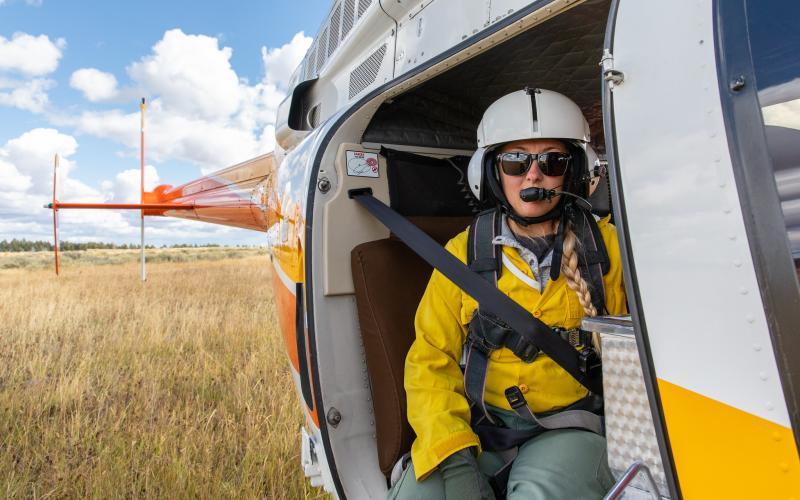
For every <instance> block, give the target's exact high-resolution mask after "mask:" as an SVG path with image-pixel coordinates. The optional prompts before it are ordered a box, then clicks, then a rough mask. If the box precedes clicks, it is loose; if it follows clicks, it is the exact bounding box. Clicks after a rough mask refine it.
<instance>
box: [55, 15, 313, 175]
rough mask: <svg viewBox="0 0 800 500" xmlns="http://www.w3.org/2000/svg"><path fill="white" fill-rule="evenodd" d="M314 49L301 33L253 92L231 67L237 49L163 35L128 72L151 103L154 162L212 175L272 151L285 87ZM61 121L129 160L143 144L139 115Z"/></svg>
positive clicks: (275, 56)
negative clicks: (121, 150) (114, 146)
mask: <svg viewBox="0 0 800 500" xmlns="http://www.w3.org/2000/svg"><path fill="white" fill-rule="evenodd" d="M309 44H310V39H309V38H308V37H305V36H304V35H303V34H302V33H298V34H297V35H295V36H294V37H293V38H292V41H291V42H290V43H288V44H285V45H283V46H282V47H279V48H277V49H266V48H265V49H264V51H263V53H264V55H265V56H264V57H265V59H264V65H265V66H264V69H265V74H264V76H263V78H262V80H261V81H260V82H257V83H255V84H252V85H251V84H248V82H247V81H245V80H244V79H243V78H240V77H239V75H238V74H237V73H236V71H235V70H234V69H233V67H232V66H231V64H230V58H231V55H232V49H231V48H229V47H220V44H219V41H218V40H217V39H216V38H214V37H209V36H206V35H189V34H185V33H183V32H182V31H181V30H179V29H174V30H169V31H167V32H165V33H164V36H163V37H162V39H161V40H159V41H158V42H157V43H156V44H155V45H154V46H153V49H152V53H151V54H149V55H147V56H144V57H142V58H141V59H140V60H138V61H136V62H134V63H132V64H131V65H129V66H128V68H127V71H128V75H129V76H130V77H131V79H132V82H131V87H135V88H137V89H139V90H140V91H141V92H142V93H143V94H144V95H146V96H149V103H148V109H147V115H146V127H145V128H146V134H147V139H146V144H147V153H146V154H147V156H148V158H151V159H152V160H154V161H156V162H159V161H165V160H177V161H182V162H189V163H191V164H194V165H197V166H198V167H200V168H201V169H202V170H203V172H209V171H213V170H218V169H220V168H224V167H226V166H229V165H231V164H234V163H238V162H240V161H243V160H247V159H249V158H252V157H254V156H257V155H259V154H263V153H265V152H268V151H271V150H272V149H273V147H274V134H275V129H274V125H273V124H274V122H275V115H276V112H277V108H278V105H279V104H280V103H281V101H282V100H283V99H284V97H285V96H286V91H285V90H284V89H282V88H281V87H280V86H279V84H281V85H282V84H283V83H281V82H287V81H288V79H289V77H290V76H291V72H292V71H293V69H294V68H295V67H296V66H297V65H298V64H299V63H300V61H301V60H302V58H303V55H304V54H305V51H306V50H307V49H308V46H309ZM60 121H61V122H62V123H63V124H65V125H71V126H74V127H76V128H77V129H78V130H79V131H80V132H83V133H87V134H91V135H94V136H96V137H101V138H104V139H110V140H113V141H115V142H117V143H120V144H123V145H124V146H125V147H126V148H127V149H128V151H129V152H131V154H134V153H135V151H136V148H137V147H138V144H139V135H138V131H139V127H138V124H139V123H138V122H139V112H138V110H136V111H133V110H131V111H130V112H125V111H122V110H119V109H113V110H107V111H85V112H83V113H80V114H79V115H77V116H70V117H61V118H60Z"/></svg>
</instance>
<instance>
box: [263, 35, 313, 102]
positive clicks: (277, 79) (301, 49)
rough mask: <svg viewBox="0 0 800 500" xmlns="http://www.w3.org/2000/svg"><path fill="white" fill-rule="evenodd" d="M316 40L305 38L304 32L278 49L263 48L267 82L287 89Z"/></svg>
mask: <svg viewBox="0 0 800 500" xmlns="http://www.w3.org/2000/svg"><path fill="white" fill-rule="evenodd" d="M313 41H314V39H313V38H311V37H308V36H305V33H303V32H302V31H301V32H300V33H297V34H295V35H294V37H293V38H292V41H291V42H289V43H287V44H284V45H282V46H281V47H278V48H276V49H267V48H266V47H261V59H262V61H263V62H264V73H265V78H264V79H265V81H266V82H267V83H274V84H275V85H277V86H279V87H281V88H285V87H286V86H287V85H288V84H289V79H290V78H291V77H292V72H294V70H295V68H297V65H298V64H300V61H302V60H303V56H305V55H306V52H307V51H308V48H309V47H311V42H313Z"/></svg>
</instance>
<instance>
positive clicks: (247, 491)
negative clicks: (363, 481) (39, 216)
mask: <svg viewBox="0 0 800 500" xmlns="http://www.w3.org/2000/svg"><path fill="white" fill-rule="evenodd" d="M117 252H119V251H117ZM247 252H249V254H248V253H247ZM129 253H133V254H136V252H135V251H134V252H129ZM3 257H5V256H0V266H1V265H2V259H3ZM236 257H237V258H227V257H226V258H221V259H217V260H203V259H200V260H194V259H187V260H189V261H187V262H162V263H152V264H151V265H149V267H148V271H149V279H148V282H147V283H146V284H145V285H142V284H141V283H140V282H139V281H138V267H137V264H136V262H135V257H134V258H132V259H129V260H128V261H127V263H123V264H118V265H103V266H97V265H92V264H91V259H84V260H83V261H81V259H77V260H67V261H65V262H64V264H63V266H62V275H61V276H60V277H59V278H56V277H55V276H54V275H53V272H52V269H50V268H46V269H44V268H43V269H37V268H35V267H34V268H25V269H5V270H0V497H6V498H51V497H53V498H64V497H93V498H118V497H136V498H141V497H147V498H186V497H190V498H231V497H235V498H263V497H266V498H292V499H294V498H318V497H322V496H323V494H322V493H321V492H320V491H318V490H316V489H313V488H311V487H310V486H308V485H307V482H306V481H305V479H304V478H303V476H302V473H301V470H300V466H299V432H298V428H299V427H300V425H301V424H302V422H303V417H302V415H301V412H300V407H299V404H298V402H297V396H296V394H295V390H294V388H293V386H292V382H291V377H290V374H289V371H288V367H287V361H286V356H285V354H284V352H283V346H282V342H281V340H280V336H279V333H278V331H277V328H276V326H275V325H276V316H275V309H274V305H273V303H272V298H271V293H270V289H271V283H270V277H269V274H268V270H267V263H266V256H265V255H264V254H263V251H261V250H245V251H244V252H243V253H242V254H241V255H237V256H236ZM122 260H123V262H124V261H125V259H122Z"/></svg>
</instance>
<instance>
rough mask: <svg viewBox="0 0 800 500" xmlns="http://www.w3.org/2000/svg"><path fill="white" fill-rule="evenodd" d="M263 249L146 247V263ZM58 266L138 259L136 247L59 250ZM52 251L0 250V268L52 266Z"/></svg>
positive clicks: (262, 251)
mask: <svg viewBox="0 0 800 500" xmlns="http://www.w3.org/2000/svg"><path fill="white" fill-rule="evenodd" d="M266 254H267V251H266V249H264V248H229V247H201V248H154V249H147V250H146V256H147V262H152V263H157V262H194V261H197V260H222V259H238V258H242V257H252V256H254V255H266ZM59 256H60V262H61V265H62V266H66V267H69V266H74V265H76V264H77V265H81V264H91V265H100V264H125V263H128V262H138V261H139V250H81V251H70V252H59ZM54 265H55V264H54V257H53V252H0V269H31V268H37V269H43V268H50V269H53V268H54Z"/></svg>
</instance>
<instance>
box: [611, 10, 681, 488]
mask: <svg viewBox="0 0 800 500" xmlns="http://www.w3.org/2000/svg"><path fill="white" fill-rule="evenodd" d="M619 4H620V0H613V1H612V3H611V9H610V11H609V14H608V23H607V24H606V33H605V39H604V41H603V57H604V58H605V57H606V54H609V55H612V56H613V54H614V34H615V28H616V25H617V14H618V12H619ZM606 69H607V68H606V67H603V71H602V72H601V73H605V70H606ZM605 76H606V75H605V74H601V78H600V85H601V87H602V90H601V96H602V107H603V132H604V137H605V144H606V160H607V161H608V176H609V187H610V189H611V203H612V208H613V211H612V213H613V214H614V225H615V226H616V228H617V238H618V241H619V246H620V256H621V257H622V270H623V277H624V282H625V293H626V294H627V296H628V309H629V312H630V314H631V320H632V322H633V326H634V335H635V338H636V347H637V349H638V351H639V360H640V362H641V365H642V374H643V376H644V383H645V384H644V385H645V388H646V390H647V400H648V403H649V405H650V413H651V414H652V416H653V427H654V429H655V434H656V440H657V442H658V449H659V451H660V452H661V462H662V465H663V467H664V476H665V478H666V480H667V488H668V489H669V496H670V498H681V494H680V486H679V483H678V478H677V474H676V471H675V462H674V459H673V456H672V447H671V445H670V442H669V436H668V434H667V431H666V420H665V418H664V408H663V406H662V404H661V396H660V395H659V390H658V384H657V383H656V373H655V367H654V364H653V356H652V352H651V350H650V341H649V338H648V336H647V324H646V322H645V318H644V309H643V307H642V297H641V295H640V294H639V289H638V287H636V286H634V283H636V276H637V275H636V265H635V263H634V258H633V250H632V248H631V244H630V232H629V230H628V224H627V221H628V218H627V211H626V209H625V195H624V191H623V186H622V179H621V177H620V175H619V170H618V168H619V157H618V156H617V132H616V124H615V120H614V94H613V92H612V87H611V85H610V84H609V82H607V81H606V79H605Z"/></svg>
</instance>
